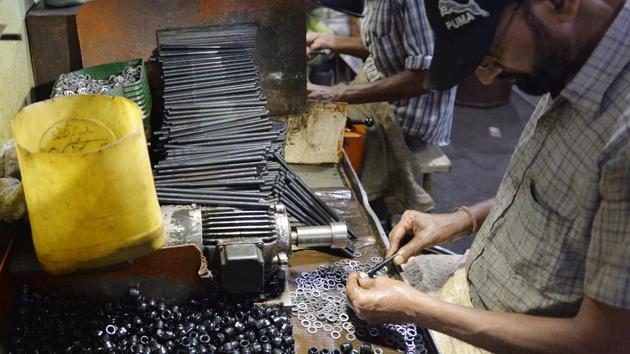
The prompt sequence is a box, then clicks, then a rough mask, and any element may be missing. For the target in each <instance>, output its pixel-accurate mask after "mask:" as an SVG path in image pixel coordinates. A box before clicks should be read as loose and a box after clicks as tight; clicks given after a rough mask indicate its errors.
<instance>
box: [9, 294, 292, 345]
mask: <svg viewBox="0 0 630 354" xmlns="http://www.w3.org/2000/svg"><path fill="white" fill-rule="evenodd" d="M292 333H293V328H292V326H291V321H290V319H289V317H288V316H287V315H285V314H284V313H283V312H282V309H281V308H279V307H260V306H255V305H254V304H253V303H252V302H240V303H234V302H226V301H222V300H220V299H216V298H191V299H190V300H189V301H187V302H185V303H182V304H166V303H164V302H162V301H160V300H158V299H155V298H149V297H145V296H143V295H142V294H141V293H140V291H139V290H138V289H137V288H131V289H129V292H128V294H127V295H126V296H124V297H122V298H121V299H119V300H118V301H116V302H110V303H105V304H94V303H89V302H87V301H85V300H84V299H83V298H76V299H75V298H70V297H65V296H61V295H55V294H48V295H43V294H40V293H37V292H32V291H30V289H28V288H27V287H24V288H23V291H22V293H21V296H20V299H19V303H18V307H17V310H16V313H15V321H14V322H13V323H12V334H11V337H10V342H9V353H159V354H166V353H235V352H237V353H241V354H246V353H265V354H282V353H293V352H294V345H295V339H294V338H293V336H292Z"/></svg>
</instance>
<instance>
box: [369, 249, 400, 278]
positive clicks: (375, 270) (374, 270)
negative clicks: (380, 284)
mask: <svg viewBox="0 0 630 354" xmlns="http://www.w3.org/2000/svg"><path fill="white" fill-rule="evenodd" d="M396 256H398V254H394V255H393V256H390V257H388V258H387V259H385V260H383V261H382V262H381V263H379V264H377V265H375V266H374V267H372V268H371V269H370V270H368V271H367V275H368V277H370V278H374V275H376V273H378V271H379V270H381V269H383V267H385V266H387V265H389V264H390V263H392V262H393V261H394V258H396Z"/></svg>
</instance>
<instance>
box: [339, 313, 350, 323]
mask: <svg viewBox="0 0 630 354" xmlns="http://www.w3.org/2000/svg"><path fill="white" fill-rule="evenodd" d="M339 319H340V320H341V322H346V321H348V320H349V319H350V317H349V316H348V314H347V313H342V314H341V315H339Z"/></svg>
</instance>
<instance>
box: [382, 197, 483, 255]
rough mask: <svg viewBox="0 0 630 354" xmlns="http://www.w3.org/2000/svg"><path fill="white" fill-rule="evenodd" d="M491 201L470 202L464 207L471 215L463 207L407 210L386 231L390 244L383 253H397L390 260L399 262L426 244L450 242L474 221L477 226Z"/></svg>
mask: <svg viewBox="0 0 630 354" xmlns="http://www.w3.org/2000/svg"><path fill="white" fill-rule="evenodd" d="M493 203H494V199H488V200H486V201H484V202H481V203H477V204H475V205H473V206H470V207H469V208H468V210H469V211H470V213H471V214H472V215H470V214H468V213H467V212H466V211H464V210H463V209H459V210H457V211H456V212H453V213H450V214H428V213H422V212H419V211H415V210H407V211H406V212H404V213H403V215H402V217H401V219H400V222H399V223H398V224H397V225H396V226H395V227H394V228H393V229H392V231H391V232H390V233H389V243H390V244H389V249H388V250H387V254H386V257H389V256H391V255H393V254H395V253H398V254H399V256H398V257H396V259H395V260H394V261H395V262H396V263H397V264H403V263H405V262H407V260H408V259H409V257H411V256H415V255H417V254H419V253H420V251H422V250H423V249H425V248H427V247H431V246H435V245H439V244H442V243H448V242H453V241H455V240H456V239H457V238H459V237H461V236H465V235H469V234H470V233H471V231H472V228H473V224H477V229H478V228H479V227H481V224H483V222H484V221H485V220H486V217H487V216H488V214H489V213H490V209H491V208H492V204H493ZM472 217H474V218H475V220H476V221H473V219H472Z"/></svg>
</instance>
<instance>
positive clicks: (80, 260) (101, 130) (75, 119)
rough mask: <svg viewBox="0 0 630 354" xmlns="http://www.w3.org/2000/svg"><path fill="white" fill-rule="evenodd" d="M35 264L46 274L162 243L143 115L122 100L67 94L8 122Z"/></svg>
mask: <svg viewBox="0 0 630 354" xmlns="http://www.w3.org/2000/svg"><path fill="white" fill-rule="evenodd" d="M11 127H12V129H13V136H14V138H15V141H16V145H17V153H18V161H19V163H20V169H21V173H22V181H23V185H24V195H25V197H26V204H27V207H28V214H29V218H30V222H31V229H32V233H33V242H34V244H35V251H36V253H37V258H38V259H39V262H40V263H41V265H42V267H43V268H44V269H45V270H46V271H47V272H49V273H52V274H63V273H70V272H75V271H79V270H85V269H91V268H100V267H104V266H108V265H112V264H116V263H120V262H123V261H126V260H129V259H132V258H135V257H139V256H142V255H145V254H147V253H150V252H152V251H153V250H156V249H158V248H160V247H161V246H162V245H163V243H164V226H163V222H162V213H161V212H160V206H159V204H158V200H157V195H156V192H155V185H154V183H153V177H152V174H151V163H150V161H149V153H148V150H147V146H146V139H145V135H144V130H143V127H142V112H141V111H140V108H138V106H137V105H136V104H135V103H134V102H133V101H130V100H128V99H126V98H122V97H110V96H66V97H59V98H55V99H51V100H48V101H44V102H39V103H36V104H33V105H30V106H28V107H25V108H24V109H22V110H21V111H20V112H19V113H18V114H17V115H16V116H15V118H14V119H13V120H12V121H11Z"/></svg>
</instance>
